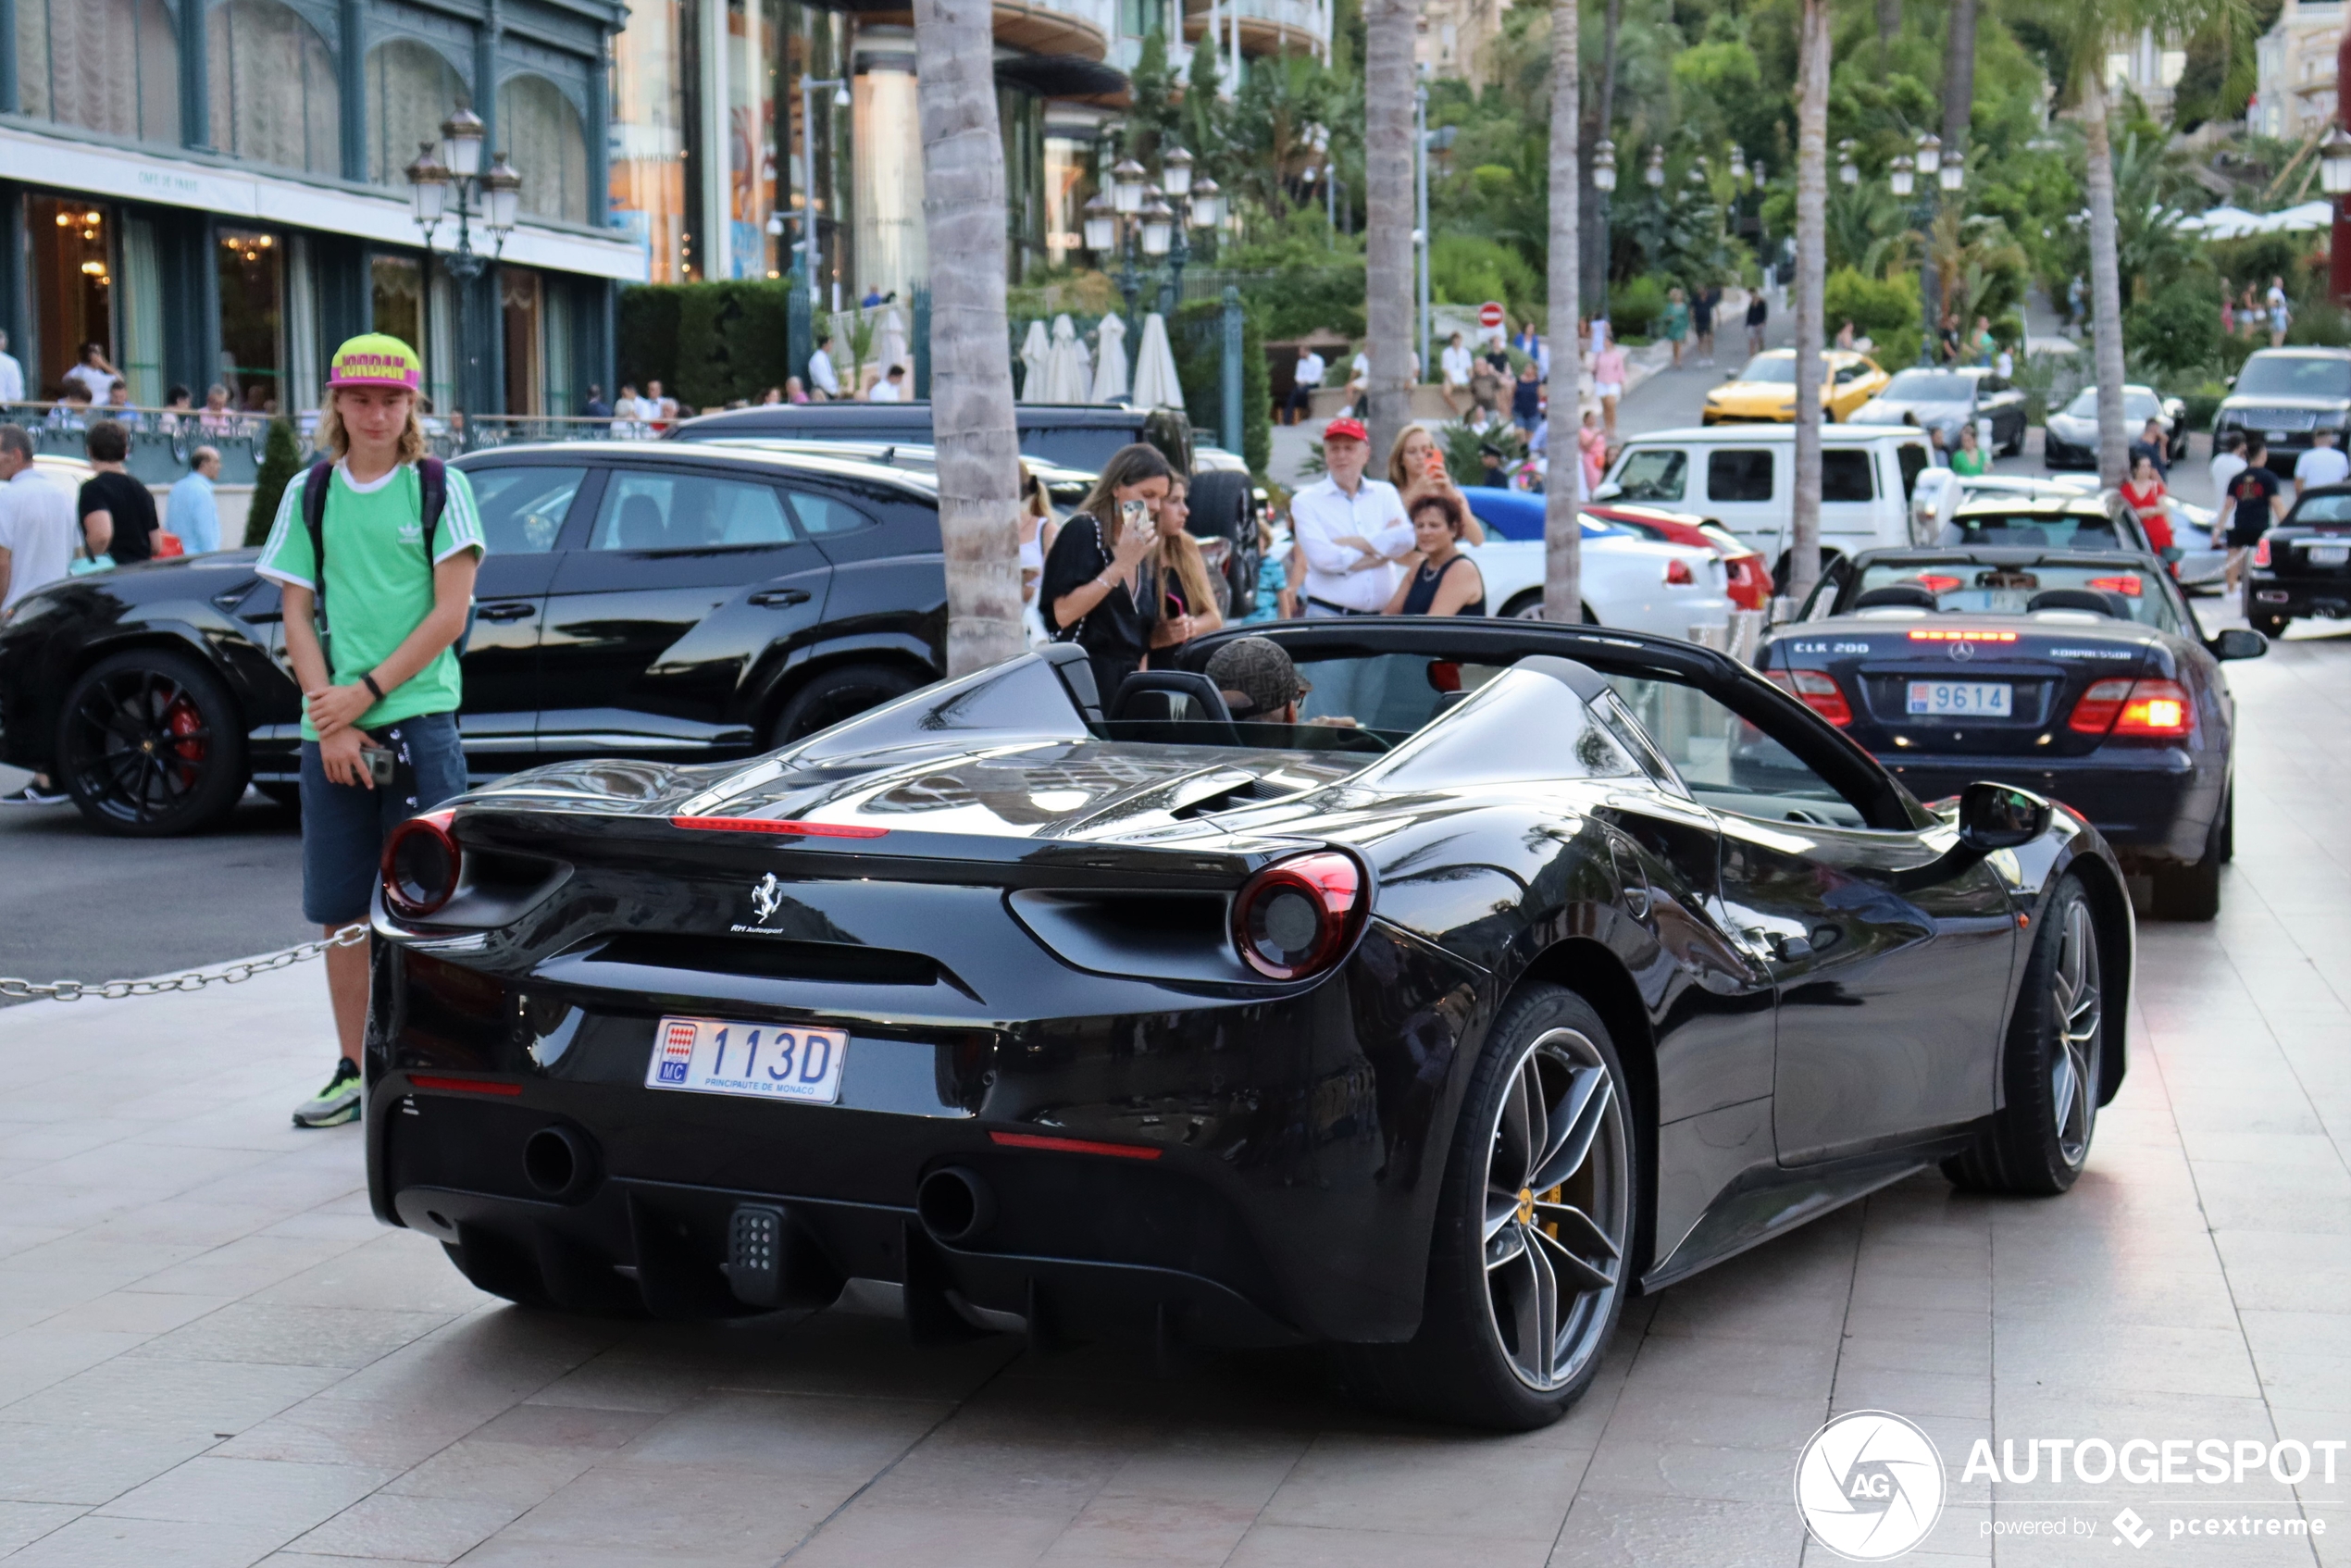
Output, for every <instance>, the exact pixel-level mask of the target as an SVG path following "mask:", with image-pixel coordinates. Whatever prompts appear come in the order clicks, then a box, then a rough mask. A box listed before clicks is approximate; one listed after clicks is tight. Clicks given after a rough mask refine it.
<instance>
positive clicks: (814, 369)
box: [808, 338, 840, 398]
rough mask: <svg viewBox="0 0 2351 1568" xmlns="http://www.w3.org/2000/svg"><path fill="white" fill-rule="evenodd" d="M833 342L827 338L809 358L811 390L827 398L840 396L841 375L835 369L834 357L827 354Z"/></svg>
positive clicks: (809, 384)
mask: <svg viewBox="0 0 2351 1568" xmlns="http://www.w3.org/2000/svg"><path fill="white" fill-rule="evenodd" d="M832 342H833V341H832V339H830V338H827V339H826V340H825V341H824V342H821V343H818V344H817V345H816V352H815V353H814V354H812V355H809V356H808V387H809V390H810V391H811V392H819V393H821V394H823V395H824V396H825V397H827V398H836V397H839V396H840V372H839V371H837V370H835V369H834V368H833V356H832V355H831V354H829V353H827V350H828V349H830V348H831V346H832Z"/></svg>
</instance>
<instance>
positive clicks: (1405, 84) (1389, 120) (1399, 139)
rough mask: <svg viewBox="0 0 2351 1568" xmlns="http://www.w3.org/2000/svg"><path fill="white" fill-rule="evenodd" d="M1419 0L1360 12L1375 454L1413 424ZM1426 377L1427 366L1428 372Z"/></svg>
mask: <svg viewBox="0 0 2351 1568" xmlns="http://www.w3.org/2000/svg"><path fill="white" fill-rule="evenodd" d="M1419 12H1420V6H1419V5H1418V4H1417V0H1368V3H1367V4H1366V5H1365V6H1364V7H1363V328H1364V333H1363V335H1364V337H1365V338H1366V339H1367V340H1368V343H1367V352H1368V353H1369V355H1370V357H1371V362H1372V368H1371V380H1370V384H1369V386H1367V387H1366V388H1365V392H1366V396H1365V399H1364V401H1365V403H1366V404H1368V405H1369V407H1368V409H1367V412H1368V413H1369V414H1370V415H1371V432H1372V450H1373V452H1375V453H1385V452H1386V451H1387V448H1388V443H1389V442H1393V441H1394V440H1395V439H1396V432H1397V431H1399V430H1400V429H1403V428H1404V424H1405V422H1406V421H1407V420H1408V419H1409V418H1410V417H1412V376H1411V374H1410V372H1409V368H1408V367H1409V365H1410V361H1411V358H1412V316H1413V309H1412V226H1413V222H1414V214H1413V211H1412V208H1413V194H1412V191H1413V187H1412V39H1413V23H1414V22H1415V20H1417V19H1418V17H1419ZM1421 373H1422V374H1423V375H1426V374H1427V373H1428V367H1426V366H1423V367H1421Z"/></svg>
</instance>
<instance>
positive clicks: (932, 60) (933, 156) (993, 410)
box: [914, 0, 1027, 677]
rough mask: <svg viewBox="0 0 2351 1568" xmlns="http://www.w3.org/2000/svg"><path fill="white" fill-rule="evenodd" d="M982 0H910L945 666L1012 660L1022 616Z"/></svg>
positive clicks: (1000, 204) (1000, 227) (991, 94)
mask: <svg viewBox="0 0 2351 1568" xmlns="http://www.w3.org/2000/svg"><path fill="white" fill-rule="evenodd" d="M995 50H996V45H995V40H994V38H993V37H992V36H991V31H990V26H989V6H988V3H987V0H914V59H915V71H916V82H917V85H916V88H915V94H916V99H917V103H918V106H919V109H920V113H921V116H922V137H923V218H924V225H925V228H926V230H927V233H928V235H929V241H930V254H931V255H932V256H933V257H935V258H938V259H939V260H941V261H944V260H945V259H946V258H948V257H952V258H954V264H953V265H952V266H938V267H934V268H931V275H930V291H931V292H930V364H931V392H930V396H931V419H932V424H933V432H932V436H931V441H932V444H933V445H934V446H935V447H936V448H937V451H938V474H939V539H940V542H941V545H942V548H943V550H944V553H945V554H946V559H947V673H948V675H949V676H951V677H952V676H958V675H964V674H966V673H968V672H970V671H972V670H976V669H980V668H983V667H984V666H989V665H992V664H995V663H997V662H999V661H1000V660H1003V659H1009V658H1011V657H1013V656H1014V654H1016V653H1020V652H1021V650H1022V649H1023V648H1024V647H1025V646H1026V641H1027V640H1026V636H1025V635H1024V634H1023V632H1022V630H1021V621H1020V525H1019V522H1018V520H1017V518H1018V513H1019V509H1020V475H1019V462H1020V439H1019V433H1018V430H1017V429H1016V428H1015V426H1014V420H1013V362H1012V350H1011V344H1012V336H1011V333H1010V331H1009V330H1007V328H1006V326H1005V324H1004V151H1003V142H1002V139H1001V133H1000V132H999V131H998V129H997V119H996V70H995Z"/></svg>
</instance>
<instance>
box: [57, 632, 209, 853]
mask: <svg viewBox="0 0 2351 1568" xmlns="http://www.w3.org/2000/svg"><path fill="white" fill-rule="evenodd" d="M56 758H57V765H58V775H57V777H58V781H59V782H60V783H61V784H63V785H64V787H65V789H66V791H67V792H68V794H70V795H71V796H72V797H73V803H74V804H75V805H76V806H78V807H79V808H81V815H83V816H85V817H87V818H89V819H90V821H91V822H93V824H95V825H96V826H97V827H99V828H104V829H105V830H106V831H107V832H109V833H116V834H120V835H122V836H123V837H125V838H133V839H160V838H168V837H171V836H173V835H176V834H181V833H193V832H196V831H198V830H200V829H202V828H208V827H210V826H212V825H213V824H214V823H217V822H218V821H219V820H220V819H221V818H222V817H224V816H226V815H228V814H229V812H230V810H231V809H232V808H233V807H234V806H235V805H236V803H237V799H238V797H239V796H241V795H243V793H244V792H245V778H246V766H245V727H244V719H243V716H242V715H241V714H240V713H239V712H238V711H237V707H236V704H235V703H234V702H232V701H231V700H230V696H229V692H228V691H227V689H226V688H224V687H223V686H222V685H221V683H220V681H219V680H218V678H216V677H215V676H214V675H213V674H212V672H211V671H210V670H207V669H205V667H204V666H202V665H200V664H198V663H197V662H196V661H195V660H193V659H192V658H189V657H188V656H187V655H185V654H182V653H171V652H169V651H168V650H165V649H159V648H132V649H128V650H125V651H124V652H122V653H112V654H108V655H107V656H106V658H103V659H100V660H99V661H98V662H97V663H96V664H94V665H92V666H90V667H89V668H88V669H86V670H84V671H83V672H82V673H81V678H79V679H77V680H76V681H74V683H73V685H72V686H71V687H70V688H68V691H67V692H66V700H65V706H64V712H63V715H62V716H61V717H60V718H59V719H58V722H57V745H56Z"/></svg>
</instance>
